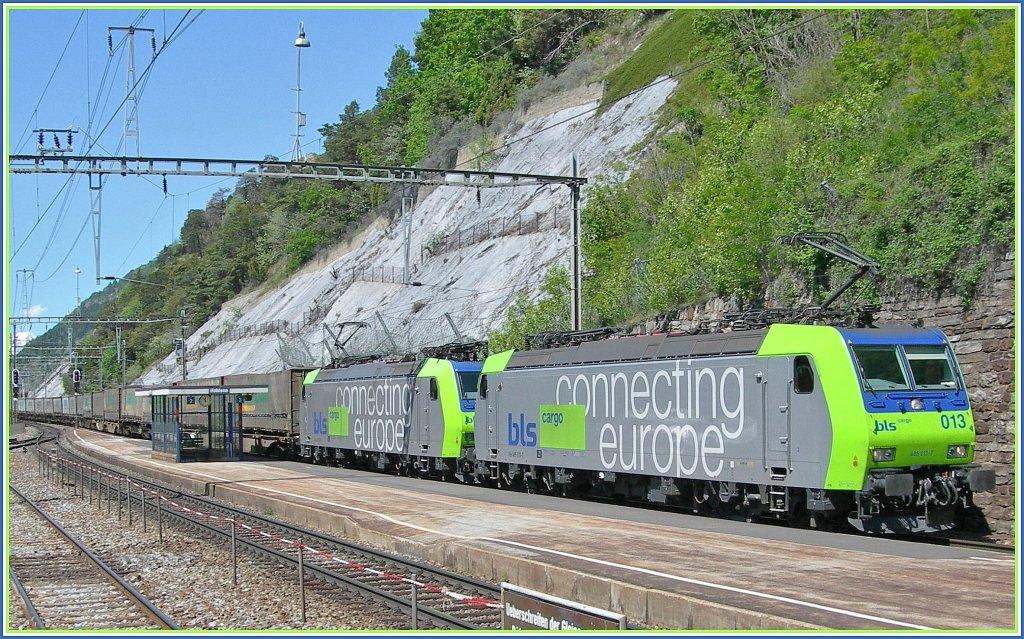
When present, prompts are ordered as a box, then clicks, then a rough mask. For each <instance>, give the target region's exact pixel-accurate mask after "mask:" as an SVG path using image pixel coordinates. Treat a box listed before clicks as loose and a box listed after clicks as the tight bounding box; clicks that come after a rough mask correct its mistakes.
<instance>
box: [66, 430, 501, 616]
mask: <svg viewBox="0 0 1024 639" xmlns="http://www.w3.org/2000/svg"><path fill="white" fill-rule="evenodd" d="M54 459H55V464H56V467H55V468H54V469H53V471H52V472H54V473H57V474H58V475H59V476H61V477H70V478H72V480H71V481H72V482H76V483H81V484H84V485H83V486H81V487H80V488H79V490H82V491H83V495H84V494H85V492H86V491H90V496H91V494H92V492H91V491H93V490H94V491H95V493H96V495H97V499H100V495H106V496H109V495H110V494H111V490H110V489H109V488H107V487H106V486H107V485H108V484H109V482H110V481H114V482H123V481H125V480H124V479H123V478H124V475H123V474H121V473H119V472H117V471H115V470H112V469H110V468H108V467H105V466H103V465H100V464H97V463H95V462H94V461H92V460H89V459H86V458H84V457H81V456H80V455H76V454H74V453H71V452H69V451H64V450H61V451H58V452H57V453H55V454H54ZM83 469H91V470H86V471H85V472H84V474H83V473H82V472H81V471H82V470H83ZM125 483H127V482H125ZM118 485H119V487H120V483H119V484H118ZM143 495H145V497H146V498H145V499H143V498H142V496H143ZM115 499H116V500H117V501H118V508H119V509H120V508H124V509H125V510H127V512H128V513H132V514H130V515H128V516H129V517H132V516H134V517H137V518H141V519H143V521H148V522H149V525H150V526H158V525H164V524H163V523H162V522H163V521H164V520H168V519H173V520H174V521H176V522H177V523H179V524H180V526H183V527H185V528H187V529H189V530H191V531H192V532H193V533H194V534H196V535H199V536H201V537H203V538H205V539H207V540H215V541H216V542H217V543H219V544H222V545H225V546H231V547H234V548H235V549H236V550H241V551H245V552H248V553H252V554H254V555H255V556H256V557H258V558H259V560H260V561H261V562H263V563H265V564H268V565H270V566H271V567H273V568H275V570H276V571H277V572H278V573H279V574H282V576H287V577H286V578H288V579H291V580H293V583H295V584H296V590H297V591H298V593H299V594H300V596H302V593H305V592H306V591H307V589H311V588H312V589H315V590H318V591H320V592H322V593H325V594H328V593H330V594H334V595H336V596H339V597H350V596H351V595H352V594H355V595H357V596H361V597H364V598H370V599H372V600H374V601H375V602H377V603H378V604H382V605H383V607H384V608H385V609H386V610H388V611H391V612H393V613H394V615H395V623H396V624H397V625H396V627H409V626H413V627H414V629H425V628H442V629H460V630H480V629H493V628H499V627H500V625H501V607H500V603H499V599H500V589H499V588H498V587H497V586H495V585H493V584H489V583H486V582H483V581H480V580H476V579H473V578H470V577H464V576H461V575H458V574H456V573H453V572H450V571H446V570H444V569H441V568H438V567H436V566H431V565H428V564H425V563H421V562H417V561H414V560H410V559H407V558H403V557H400V556H398V555H394V554H391V553H386V552H382V551H379V550H376V549H374V548H370V547H368V546H364V545H362V544H357V543H354V542H349V541H346V540H342V539H338V538H335V537H331V536H329V535H326V534H324V533H320V532H317V531H313V530H308V529H304V528H301V527H298V526H294V525H292V524H288V523H285V522H281V521H278V520H275V519H272V518H270V517H267V516H262V515H256V514H254V513H250V512H247V511H244V510H242V509H239V508H234V507H232V506H228V505H226V504H222V503H218V502H214V501H212V500H209V499H205V498H203V497H198V496H193V495H186V494H183V493H181V492H179V491H177V490H174V489H168V488H166V487H162V486H159V485H158V484H155V483H151V482H147V481H141V480H139V479H136V478H132V479H131V489H129V490H126V491H118V494H117V497H116V498H115ZM121 502H123V504H122V503H121ZM109 508H110V506H109V504H108V509H109ZM119 511H120V510H119ZM300 566H301V568H300ZM282 568H283V570H282ZM300 572H301V573H302V578H301V581H302V588H301V589H300V588H299V587H298V584H299V580H300V579H299V574H300ZM414 607H415V609H416V615H415V619H416V622H415V624H412V623H410V622H411V619H412V611H413V609H414Z"/></svg>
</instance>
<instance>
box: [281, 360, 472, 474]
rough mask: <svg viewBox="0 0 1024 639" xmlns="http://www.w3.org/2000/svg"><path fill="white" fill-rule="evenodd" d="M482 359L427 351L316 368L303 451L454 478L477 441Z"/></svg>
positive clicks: (305, 393) (330, 460)
mask: <svg viewBox="0 0 1024 639" xmlns="http://www.w3.org/2000/svg"><path fill="white" fill-rule="evenodd" d="M481 367H482V363H481V362H477V361H456V360H449V359H439V358H434V357H427V358H424V359H420V360H418V361H402V362H372V363H363V364H356V365H353V366H349V367H345V368H336V369H317V370H315V371H312V372H310V373H309V374H308V375H306V378H305V380H304V383H303V390H302V400H301V406H300V410H299V438H300V445H299V454H300V457H302V458H304V459H309V460H311V461H313V462H315V463H321V464H332V465H345V466H352V467H357V468H370V469H374V470H385V471H389V472H397V473H400V474H416V475H419V476H423V477H435V478H441V479H455V478H456V476H457V475H461V474H462V471H463V470H464V468H465V464H466V454H467V451H472V449H473V417H474V412H473V411H474V404H475V400H476V392H477V380H478V377H479V373H480V369H481Z"/></svg>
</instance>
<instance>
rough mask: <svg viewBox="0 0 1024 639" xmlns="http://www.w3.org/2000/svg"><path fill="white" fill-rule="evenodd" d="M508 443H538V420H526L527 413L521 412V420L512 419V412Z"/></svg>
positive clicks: (509, 422) (509, 415)
mask: <svg viewBox="0 0 1024 639" xmlns="http://www.w3.org/2000/svg"><path fill="white" fill-rule="evenodd" d="M508 445H509V446H529V447H534V446H536V445H537V422H528V421H526V415H524V414H523V413H519V421H518V422H514V421H512V413H509V414H508Z"/></svg>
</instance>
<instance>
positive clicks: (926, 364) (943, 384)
mask: <svg viewBox="0 0 1024 639" xmlns="http://www.w3.org/2000/svg"><path fill="white" fill-rule="evenodd" d="M903 350H904V352H906V354H907V362H908V363H909V364H910V374H911V376H912V377H913V378H914V386H916V387H917V388H920V389H924V390H944V389H947V388H955V387H956V378H955V377H953V367H952V363H951V362H950V360H949V356H948V355H947V354H946V347H945V346H909V345H908V346H904V347H903Z"/></svg>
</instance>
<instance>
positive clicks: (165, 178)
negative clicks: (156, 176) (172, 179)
mask: <svg viewBox="0 0 1024 639" xmlns="http://www.w3.org/2000/svg"><path fill="white" fill-rule="evenodd" d="M164 195H167V176H166V175H165V176H164Z"/></svg>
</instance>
